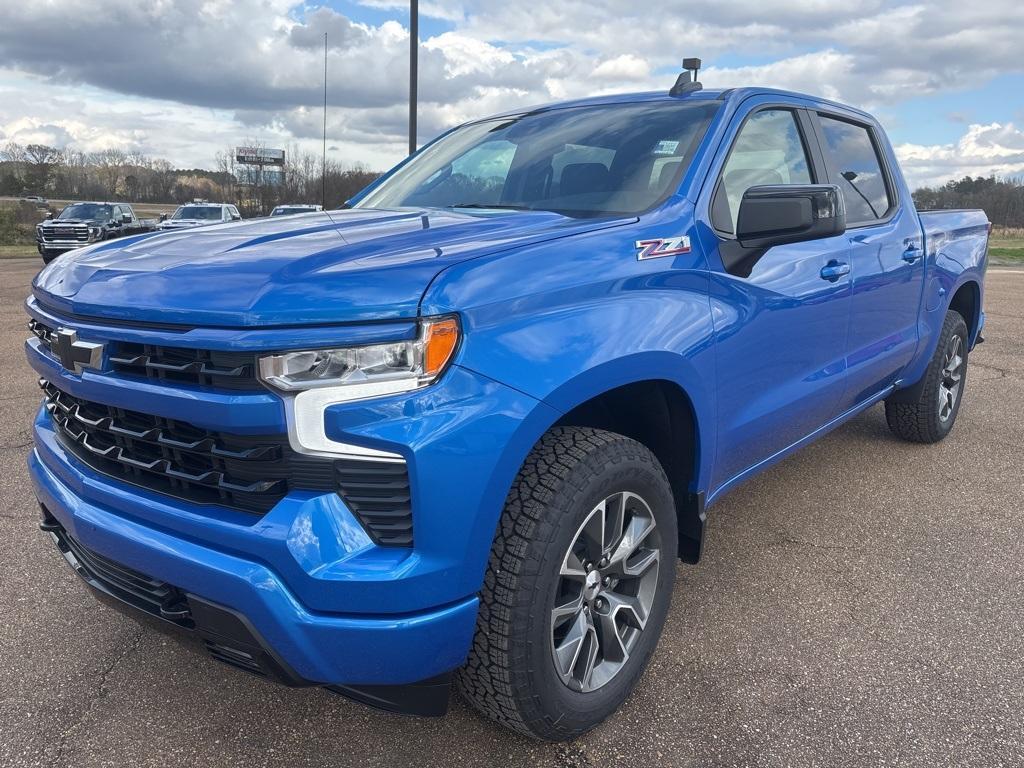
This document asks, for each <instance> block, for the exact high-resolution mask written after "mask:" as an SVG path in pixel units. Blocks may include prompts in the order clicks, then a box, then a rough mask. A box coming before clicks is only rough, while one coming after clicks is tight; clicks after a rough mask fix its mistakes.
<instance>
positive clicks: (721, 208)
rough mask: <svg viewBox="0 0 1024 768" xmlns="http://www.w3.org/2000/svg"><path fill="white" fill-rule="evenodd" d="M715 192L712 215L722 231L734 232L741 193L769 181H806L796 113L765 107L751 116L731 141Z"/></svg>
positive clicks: (807, 167)
mask: <svg viewBox="0 0 1024 768" xmlns="http://www.w3.org/2000/svg"><path fill="white" fill-rule="evenodd" d="M721 178H722V181H721V185H720V186H719V188H718V191H717V192H716V193H715V201H714V204H713V210H712V218H713V220H714V224H715V227H716V228H717V229H719V230H721V231H723V232H729V233H733V232H735V231H736V219H737V218H738V217H739V213H740V201H741V200H742V199H743V193H744V192H746V191H747V190H748V189H750V188H751V187H760V186H766V185H773V184H810V183H811V172H810V165H809V163H808V162H807V152H806V151H805V150H804V144H803V141H802V140H801V139H800V130H799V129H798V128H797V122H796V115H794V114H793V113H792V112H790V111H789V110H788V109H765V110H762V111H760V112H755V113H754V114H753V115H751V116H750V117H749V118H748V119H747V121H746V122H745V123H744V124H743V127H742V128H741V129H740V132H739V135H738V136H737V137H736V140H735V142H733V145H732V150H731V151H730V152H729V159H728V160H726V162H725V167H724V168H723V169H722V176H721Z"/></svg>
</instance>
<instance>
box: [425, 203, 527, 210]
mask: <svg viewBox="0 0 1024 768" xmlns="http://www.w3.org/2000/svg"><path fill="white" fill-rule="evenodd" d="M445 208H484V209H487V208H496V209H499V210H506V211H532V210H534V209H533V208H530V207H529V206H527V205H503V204H501V203H457V204H456V205H446V206H445Z"/></svg>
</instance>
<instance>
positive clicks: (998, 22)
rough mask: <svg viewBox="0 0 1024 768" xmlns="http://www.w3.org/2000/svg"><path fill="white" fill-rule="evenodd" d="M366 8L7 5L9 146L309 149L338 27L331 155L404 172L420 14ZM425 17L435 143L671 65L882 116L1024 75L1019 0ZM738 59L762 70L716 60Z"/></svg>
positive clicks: (457, 10) (221, 2)
mask: <svg viewBox="0 0 1024 768" xmlns="http://www.w3.org/2000/svg"><path fill="white" fill-rule="evenodd" d="M362 3H363V5H366V6H368V7H373V8H375V9H385V10H388V11H389V12H392V13H393V14H394V18H395V19H396V20H395V21H388V22H384V23H380V24H378V25H374V24H368V23H360V22H357V21H353V20H352V19H351V18H348V17H346V16H345V15H344V14H341V13H338V12H337V11H335V10H332V9H331V8H328V7H318V6H316V5H307V4H305V3H303V2H300V1H299V0H173V1H172V0H154V2H144V3H139V2H138V0H104V2H103V3H100V2H99V1H98V0H63V2H61V3H60V4H57V3H52V2H24V3H16V4H8V5H9V6H10V7H5V9H4V12H3V23H2V24H0V62H3V64H0V138H6V139H8V140H18V141H21V140H23V138H22V137H30V136H35V137H38V138H40V139H45V140H47V141H52V142H53V143H57V144H60V143H71V144H74V145H76V146H78V147H79V148H83V149H94V148H103V147H104V146H109V145H117V146H130V147H132V148H137V149H142V150H143V151H147V152H151V153H154V154H158V155H163V156H166V157H168V158H169V159H170V160H172V161H173V162H175V163H180V164H183V165H184V164H189V165H193V164H206V165H210V164H212V162H213V153H214V152H215V151H217V150H218V149H222V148H224V147H225V146H230V145H231V144H233V143H235V142H238V141H240V140H241V139H243V138H245V137H246V136H254V135H259V136H261V137H262V138H263V139H264V140H265V141H267V142H268V143H277V144H286V143H288V142H290V141H296V142H298V143H299V145H300V146H308V147H309V148H310V149H313V148H315V146H316V145H318V143H319V139H318V137H319V134H320V129H321V125H322V123H321V120H322V117H321V114H320V111H319V104H320V102H321V98H322V87H323V83H322V76H323V66H322V51H321V47H320V46H321V42H322V39H323V33H324V32H327V33H328V35H329V43H330V54H329V73H330V76H329V80H330V87H329V101H330V104H331V110H330V114H329V126H328V128H329V133H330V139H331V143H332V145H336V146H338V147H339V149H338V155H339V159H341V160H349V161H363V162H366V163H369V164H372V165H375V166H377V167H384V166H386V165H390V164H391V163H393V162H394V161H396V160H398V159H400V158H401V156H402V154H403V153H404V146H405V136H404V132H405V125H406V115H405V104H406V98H407V67H408V62H407V55H408V34H407V31H406V29H405V27H404V26H403V25H404V24H405V23H406V20H407V10H408V4H407V3H406V2H404V0H362ZM420 9H421V13H422V14H423V15H424V16H427V17H433V18H434V19H440V20H443V21H444V22H446V23H447V25H448V26H452V27H454V28H453V29H451V30H449V31H446V32H444V33H441V34H438V35H436V36H434V37H431V38H428V39H425V40H424V41H423V47H422V52H421V62H420V66H421V79H420V104H421V112H420V125H421V137H422V138H423V139H426V138H429V137H430V136H432V135H434V134H435V133H437V132H438V131H440V130H443V129H444V128H446V127H448V126H450V125H452V124H454V123H457V122H460V121H463V120H466V119H470V118H474V117H479V116H482V115H486V114H489V113H492V112H497V111H504V110H507V109H511V108H516V107H519V106H525V105H530V104H536V103H542V102H546V101H552V100H556V99H562V98H572V97H578V96H584V95H588V94H600V93H607V92H614V91H635V90H649V89H659V88H667V87H669V86H670V85H671V82H672V80H673V79H674V77H673V75H672V74H671V73H667V74H666V73H665V69H667V68H671V69H675V68H676V67H677V66H678V63H679V59H680V58H681V57H682V56H684V55H700V56H702V57H704V59H705V63H706V64H707V67H706V68H705V69H704V70H703V71H702V76H701V79H702V80H703V81H704V83H705V85H707V86H709V87H712V86H731V85H751V84H754V85H771V86H779V87H785V88H791V89H795V90H802V91H807V92H811V93H815V94H821V95H825V96H828V97H832V98H835V99H838V100H841V101H846V102H849V103H852V104H855V105H857V106H861V107H864V108H867V109H872V110H875V109H879V108H882V109H885V110H886V111H888V110H889V109H890V108H891V107H893V105H898V104H900V103H901V102H904V101H906V100H908V99H910V98H914V97H918V96H921V95H923V94H930V93H939V92H944V91H955V90H957V89H962V88H965V87H969V86H970V85H971V84H972V83H977V82H983V81H984V80H985V79H986V78H989V77H991V76H992V75H993V74H995V73H1001V72H1020V71H1024V61H1022V59H1021V57H1020V54H1019V49H1020V39H1021V38H1022V37H1024V4H1021V3H1020V2H1019V0H987V2H986V3H985V4H983V5H982V4H977V3H974V4H966V5H965V4H963V3H962V2H960V0H930V1H929V2H924V1H923V0H911V2H898V3H895V4H894V3H891V2H884V0H848V2H844V3H842V4H836V3H834V2H832V1H831V0H807V2H802V3H792V2H790V0H736V2H730V3H712V4H703V5H697V4H694V3H693V2H692V1H691V0H686V1H685V2H683V0H652V1H651V2H647V3H636V2H625V1H624V0H563V1H562V2H560V3H536V4H529V5H525V4H522V3H510V2H508V1H507V0H501V2H498V0H425V1H424V2H423V3H421V5H420ZM69 19H74V23H73V24H70V23H68V20H69ZM111 19H116V20H117V21H116V23H111V21H110V20H111ZM737 54H738V55H741V56H746V57H750V58H751V59H753V60H755V61H757V62H758V63H757V64H756V65H750V66H723V65H722V64H721V63H720V62H722V61H728V60H729V59H727V58H726V57H727V56H735V55H737ZM716 59H718V62H719V63H716ZM975 119H976V118H975ZM204 158H205V160H204ZM972 162H973V161H972ZM971 167H974V166H973V165H971Z"/></svg>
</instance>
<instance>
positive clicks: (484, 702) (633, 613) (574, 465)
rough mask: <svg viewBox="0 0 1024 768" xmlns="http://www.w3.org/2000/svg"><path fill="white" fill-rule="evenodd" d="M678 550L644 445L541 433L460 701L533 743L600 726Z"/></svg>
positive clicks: (661, 613) (523, 474) (671, 511)
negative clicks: (533, 741) (467, 701)
mask: <svg viewBox="0 0 1024 768" xmlns="http://www.w3.org/2000/svg"><path fill="white" fill-rule="evenodd" d="M676 550H677V533H676V517H675V508H674V506H673V502H672V492H671V488H670V486H669V482H668V479H667V478H666V477H665V473H664V471H663V469H662V467H661V465H660V463H659V462H658V460H657V459H656V458H655V457H654V455H653V454H652V453H651V452H650V451H649V450H648V449H647V448H645V447H644V446H643V445H641V444H640V443H637V442H636V441H634V440H630V439H629V438H626V437H623V436H621V435H616V434H613V433H611V432H603V431H600V430H594V429H585V428H556V429H553V430H551V431H550V432H548V433H547V434H546V435H545V436H544V437H543V438H542V439H541V441H540V442H539V443H538V444H537V446H536V447H535V448H534V450H533V452H532V453H531V454H530V456H529V458H528V459H527V460H526V462H525V464H524V465H523V468H522V469H521V470H520V472H519V475H518V477H517V479H516V482H515V484H514V485H513V487H512V490H511V492H510V493H509V497H508V501H507V503H506V505H505V510H504V512H503V514H502V517H501V522H500V524H499V529H498V533H497V536H496V538H495V541H494V547H493V549H492V552H491V557H490V562H489V564H488V568H487V574H486V577H485V583H484V588H483V590H482V591H481V594H480V612H479V615H478V620H477V630H476V636H475V638H474V643H473V648H472V650H471V652H470V655H469V659H468V661H467V663H466V666H465V667H464V668H463V669H462V670H461V671H460V672H459V675H458V684H459V688H460V690H461V692H462V694H463V695H464V696H465V697H466V698H467V699H468V700H469V701H470V702H471V703H472V704H473V705H474V706H476V707H477V708H478V709H479V710H481V711H482V712H483V713H484V714H486V715H488V716H489V717H491V718H493V719H494V720H497V721H498V722H499V723H501V724H503V725H506V726H508V727H510V728H513V729H515V730H517V731H520V732H522V733H525V734H528V735H530V736H534V737H536V738H540V739H547V740H552V741H556V740H564V739H571V738H574V737H576V736H579V735H580V734H582V733H585V732H586V731H588V730H590V729H591V728H593V727H594V726H596V725H597V724H599V723H600V722H601V721H602V720H604V719H605V718H606V717H608V716H609V715H610V714H612V713H613V712H614V711H615V710H616V709H617V708H618V707H619V706H620V705H621V704H622V702H623V701H624V700H625V698H626V697H627V696H628V695H629V693H630V691H632V689H633V687H634V686H635V685H636V683H637V681H638V679H639V677H640V675H641V674H642V673H643V670H644V668H645V667H646V665H647V662H648V660H649V659H650V656H651V653H652V652H653V650H654V647H655V645H656V644H657V641H658V637H659V636H660V634H661V630H662V627H663V625H664V622H665V616H666V614H667V612H668V607H669V601H670V596H671V590H672V582H673V577H674V574H675V559H676Z"/></svg>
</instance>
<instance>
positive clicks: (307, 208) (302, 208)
mask: <svg viewBox="0 0 1024 768" xmlns="http://www.w3.org/2000/svg"><path fill="white" fill-rule="evenodd" d="M323 209H324V207H323V206H322V205H306V204H301V205H300V204H297V203H296V204H292V205H279V206H277V207H276V208H274V210H272V211H271V212H270V215H271V216H294V215H295V214H297V213H314V212H316V211H322V210H323Z"/></svg>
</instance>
